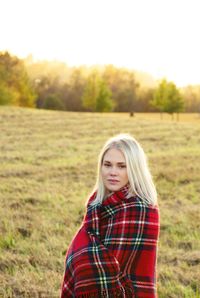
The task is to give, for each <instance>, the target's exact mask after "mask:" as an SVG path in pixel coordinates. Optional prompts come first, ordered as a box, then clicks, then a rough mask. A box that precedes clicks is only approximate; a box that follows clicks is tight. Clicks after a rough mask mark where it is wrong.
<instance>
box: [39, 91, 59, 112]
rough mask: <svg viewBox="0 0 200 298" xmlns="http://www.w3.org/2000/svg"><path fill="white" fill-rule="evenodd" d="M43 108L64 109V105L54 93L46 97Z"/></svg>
mask: <svg viewBox="0 0 200 298" xmlns="http://www.w3.org/2000/svg"><path fill="white" fill-rule="evenodd" d="M43 108H44V109H49V110H64V105H63V103H62V101H61V100H60V98H59V97H58V96H57V95H56V94H52V95H49V96H48V97H47V98H46V99H45V101H44V104H43Z"/></svg>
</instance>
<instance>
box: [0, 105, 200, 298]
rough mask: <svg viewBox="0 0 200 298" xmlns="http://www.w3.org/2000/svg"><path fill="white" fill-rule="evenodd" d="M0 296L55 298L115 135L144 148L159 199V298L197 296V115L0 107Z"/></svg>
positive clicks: (199, 132)
mask: <svg viewBox="0 0 200 298" xmlns="http://www.w3.org/2000/svg"><path fill="white" fill-rule="evenodd" d="M0 128H1V131H0V148H1V150H0V164H1V167H0V289H1V290H0V297H39V293H40V295H41V297H49V298H51V297H59V293H60V286H61V282H62V277H63V270H64V256H65V252H66V249H67V247H68V244H69V242H70V240H71V239H72V237H73V235H74V233H75V231H76V230H77V229H78V227H79V225H80V223H81V220H82V217H83V214H84V208H85V207H84V204H85V202H86V198H87V195H88V193H89V192H90V190H91V187H92V186H93V184H94V181H95V174H96V163H97V152H99V150H100V148H101V146H102V145H103V143H104V141H105V140H106V139H107V138H108V137H110V136H112V135H114V134H116V133H120V132H126V133H131V134H132V135H134V136H135V137H136V138H137V139H138V140H139V141H140V142H141V144H142V145H143V147H144V149H145V151H146V153H147V156H148V158H149V164H150V168H151V170H152V173H153V176H154V180H155V183H156V185H157V189H158V192H159V201H160V210H161V233H160V243H159V257H158V292H159V298H166V297H167V298H170V297H171V298H173V297H174V298H175V297H176V298H178V297H181V298H182V297H191V298H192V297H200V212H199V210H200V183H199V182H200V117H199V116H198V115H197V114H189V115H183V114H182V115H180V121H179V122H176V121H171V117H170V116H168V115H164V117H163V120H162V121H161V120H160V115H158V114H135V117H129V115H128V114H97V113H96V114H90V113H73V112H71V113H70V112H55V111H44V110H34V109H23V108H11V107H1V108H0Z"/></svg>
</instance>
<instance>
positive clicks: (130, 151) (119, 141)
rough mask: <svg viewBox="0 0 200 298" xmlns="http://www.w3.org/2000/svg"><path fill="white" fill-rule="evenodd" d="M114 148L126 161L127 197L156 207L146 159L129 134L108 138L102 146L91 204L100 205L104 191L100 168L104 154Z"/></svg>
mask: <svg viewBox="0 0 200 298" xmlns="http://www.w3.org/2000/svg"><path fill="white" fill-rule="evenodd" d="M111 148H115V149H118V150H120V151H121V152H122V153H123V154H124V157H125V160H126V168H127V175H128V180H129V185H130V187H129V195H133V194H134V195H135V194H136V195H137V196H138V197H140V198H141V199H142V200H143V201H144V202H145V203H147V204H151V205H156V204H157V192H156V188H155V185H154V183H153V180H152V176H151V173H150V171H149V168H148V162H147V157H146V155H145V153H144V150H143V149H142V147H141V145H140V144H139V142H138V141H136V140H135V138H133V137H132V136H131V135H129V134H119V135H116V136H114V137H112V138H110V139H109V140H108V141H107V142H106V143H105V145H104V146H103V148H102V150H101V152H100V154H99V160H98V171H97V180H96V184H95V187H94V189H93V192H94V191H96V192H97V194H96V198H95V199H94V201H93V202H92V203H91V205H95V204H98V203H102V201H103V199H104V197H105V194H106V189H105V186H104V183H103V179H102V175H101V167H102V163H103V158H104V155H105V153H106V152H107V151H108V150H109V149H111Z"/></svg>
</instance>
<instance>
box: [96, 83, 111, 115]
mask: <svg viewBox="0 0 200 298" xmlns="http://www.w3.org/2000/svg"><path fill="white" fill-rule="evenodd" d="M111 96H112V93H111V91H110V89H109V88H108V86H107V85H106V83H105V82H104V81H100V82H99V92H98V96H97V98H96V111H97V112H110V111H111V110H112V108H113V102H112V99H111Z"/></svg>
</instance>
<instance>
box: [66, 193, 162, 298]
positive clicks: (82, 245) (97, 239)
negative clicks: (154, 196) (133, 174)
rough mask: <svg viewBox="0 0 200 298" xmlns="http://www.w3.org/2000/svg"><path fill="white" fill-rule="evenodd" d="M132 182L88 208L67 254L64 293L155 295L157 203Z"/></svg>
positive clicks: (81, 296)
mask: <svg viewBox="0 0 200 298" xmlns="http://www.w3.org/2000/svg"><path fill="white" fill-rule="evenodd" d="M127 190H128V189H127V187H123V188H122V189H120V190H119V191H117V192H114V193H111V194H110V195H109V196H107V198H106V199H104V201H103V203H102V204H100V203H99V204H97V205H94V206H91V205H90V202H91V201H92V200H93V199H94V198H95V195H96V193H94V194H93V195H92V196H91V197H90V199H89V201H88V203H87V213H86V215H85V217H84V220H83V223H82V225H81V227H80V229H79V230H78V232H77V233H76V235H75V236H74V238H73V240H72V242H71V245H70V246H69V248H68V251H67V253H66V267H65V273H64V280H63V283H62V288H61V298H72V297H75V298H90V297H94V298H95V297H96V298H99V297H105V298H114V297H121V298H129V297H140V298H145V297H146V298H147V297H148V298H153V297H156V253H157V241H158V235H159V212H158V208H157V207H152V206H147V205H146V204H145V203H144V202H143V201H142V200H141V199H140V198H138V197H137V196H135V197H127Z"/></svg>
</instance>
